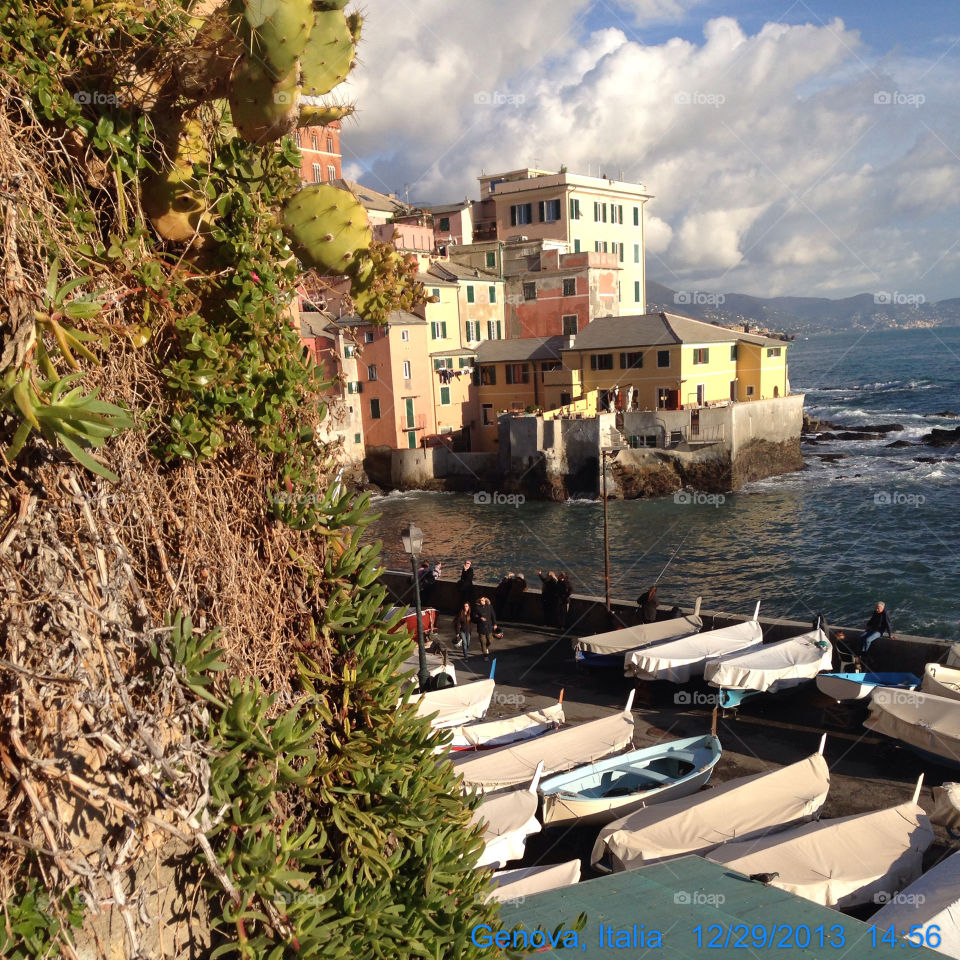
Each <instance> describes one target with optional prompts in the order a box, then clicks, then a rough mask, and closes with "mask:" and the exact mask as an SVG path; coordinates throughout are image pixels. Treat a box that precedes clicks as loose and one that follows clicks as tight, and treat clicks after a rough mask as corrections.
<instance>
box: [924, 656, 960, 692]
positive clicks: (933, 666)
mask: <svg viewBox="0 0 960 960" xmlns="http://www.w3.org/2000/svg"><path fill="white" fill-rule="evenodd" d="M920 689H921V690H922V691H923V692H924V693H932V694H933V695H934V696H936V697H946V698H947V699H948V700H960V670H958V669H957V668H956V667H945V666H944V665H943V664H942V663H928V664H927V665H926V667H924V669H923V680H922V682H921V684H920Z"/></svg>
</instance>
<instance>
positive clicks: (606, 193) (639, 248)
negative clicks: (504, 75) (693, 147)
mask: <svg viewBox="0 0 960 960" xmlns="http://www.w3.org/2000/svg"><path fill="white" fill-rule="evenodd" d="M479 179H480V202H481V204H484V203H486V204H487V205H488V206H489V205H490V204H491V203H492V204H493V207H494V210H495V220H496V236H497V239H498V240H509V239H510V238H511V237H527V238H529V239H530V240H535V239H538V238H542V239H552V240H564V241H566V242H567V243H568V244H569V246H568V249H569V251H570V252H571V253H588V252H593V253H612V254H614V255H615V256H616V257H617V260H618V261H619V265H620V276H619V290H618V299H619V303H620V309H619V311H618V312H619V313H621V314H628V313H632V314H639V313H643V311H644V310H645V309H646V306H645V304H646V272H645V269H644V236H643V207H644V204H645V203H646V202H647V201H648V200H650V199H651V196H650V194H648V193H647V192H646V187H644V186H643V184H639V183H626V182H623V181H620V180H611V179H609V178H607V177H585V176H582V175H579V174H572V173H547V172H546V171H543V170H531V169H528V168H523V169H520V170H511V171H509V172H507V173H496V174H490V175H486V174H485V175H484V176H482V177H480V178H479ZM478 239H479V238H478Z"/></svg>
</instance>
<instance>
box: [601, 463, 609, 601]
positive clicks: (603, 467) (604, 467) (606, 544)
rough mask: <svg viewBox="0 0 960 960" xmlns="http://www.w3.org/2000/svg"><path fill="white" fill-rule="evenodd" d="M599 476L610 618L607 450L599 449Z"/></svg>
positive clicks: (605, 582) (605, 580) (605, 593)
mask: <svg viewBox="0 0 960 960" xmlns="http://www.w3.org/2000/svg"><path fill="white" fill-rule="evenodd" d="M600 459H601V466H600V475H601V477H602V483H603V588H604V596H605V597H606V601H607V617H608V618H609V616H610V534H609V527H608V524H607V448H606V447H601V448H600Z"/></svg>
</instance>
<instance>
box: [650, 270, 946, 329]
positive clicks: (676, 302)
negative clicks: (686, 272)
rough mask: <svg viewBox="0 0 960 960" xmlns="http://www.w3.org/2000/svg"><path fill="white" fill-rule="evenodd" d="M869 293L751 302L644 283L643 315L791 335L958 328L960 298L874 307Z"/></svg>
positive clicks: (736, 296)
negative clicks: (658, 314) (674, 315)
mask: <svg viewBox="0 0 960 960" xmlns="http://www.w3.org/2000/svg"><path fill="white" fill-rule="evenodd" d="M882 299H883V298H882V297H878V298H874V295H873V294H871V293H861V294H858V295H857V296H855V297H845V298H844V299H842V300H830V299H828V298H827V297H770V298H764V297H751V296H748V295H747V294H743V293H726V294H708V293H706V292H704V291H687V292H685V291H679V292H678V291H676V290H671V289H670V287H665V286H663V284H660V283H657V282H656V281H655V280H648V281H647V310H648V311H651V312H652V311H658V310H667V311H670V312H672V313H679V314H682V315H684V316H687V317H693V318H694V319H696V320H706V321H708V322H709V321H714V320H715V321H717V322H718V323H722V324H724V325H727V324H735V323H745V322H747V323H751V324H756V325H757V326H759V327H763V328H766V329H768V330H770V331H782V332H784V333H790V334H803V333H829V332H832V331H840V330H854V329H876V328H877V327H881V328H901V329H907V328H911V327H938V326H946V327H953V326H960V297H954V298H953V299H950V300H941V301H939V302H937V303H919V304H916V303H913V302H903V301H907V300H910V298H908V297H903V296H901V295H900V294H895V293H893V292H891V293H890V294H889V295H887V297H886V299H887V300H888V301H893V302H886V303H884V302H878V300H882Z"/></svg>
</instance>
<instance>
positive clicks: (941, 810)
mask: <svg viewBox="0 0 960 960" xmlns="http://www.w3.org/2000/svg"><path fill="white" fill-rule="evenodd" d="M930 819H931V820H932V821H933V822H934V823H939V824H940V826H941V827H947V828H948V829H950V830H954V831H957V830H960V783H945V784H943V786H940V787H934V788H933V813H931V814H930Z"/></svg>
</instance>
